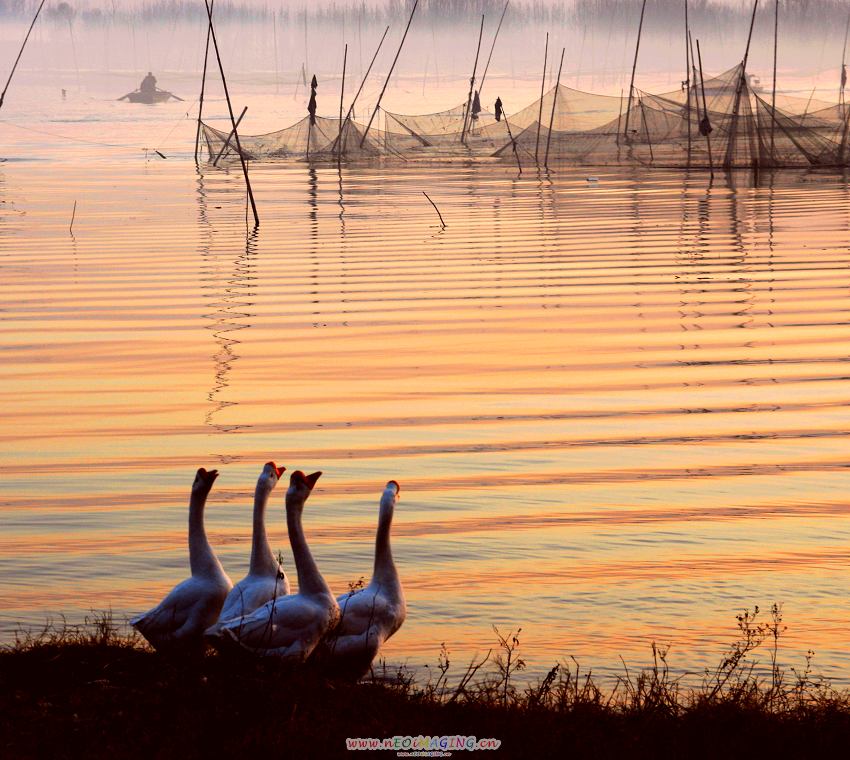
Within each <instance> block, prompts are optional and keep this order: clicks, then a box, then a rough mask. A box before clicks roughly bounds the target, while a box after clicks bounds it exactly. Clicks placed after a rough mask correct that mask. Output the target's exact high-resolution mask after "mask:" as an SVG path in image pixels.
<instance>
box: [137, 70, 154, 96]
mask: <svg viewBox="0 0 850 760" xmlns="http://www.w3.org/2000/svg"><path fill="white" fill-rule="evenodd" d="M139 91H140V92H144V93H154V92H156V77H155V76H154V75H153V74H151V72H150V71H149V72H148V75H147V76H146V77H145V78H144V79H143V80H142V83H141V84H140V85H139Z"/></svg>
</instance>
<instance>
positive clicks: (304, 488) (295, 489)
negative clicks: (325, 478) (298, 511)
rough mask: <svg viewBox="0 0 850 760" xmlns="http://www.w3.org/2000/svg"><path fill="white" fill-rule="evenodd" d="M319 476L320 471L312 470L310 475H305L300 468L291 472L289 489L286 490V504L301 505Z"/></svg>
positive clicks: (320, 475)
mask: <svg viewBox="0 0 850 760" xmlns="http://www.w3.org/2000/svg"><path fill="white" fill-rule="evenodd" d="M320 477H322V473H321V472H314V473H313V474H312V475H305V474H304V473H303V472H301V470H296V471H295V472H293V473H292V475H291V476H290V477H289V489H288V490H287V492H286V504H287V506H290V505H296V506H303V505H304V502H305V501H307V497H308V496H309V495H310V492H311V491H312V490H313V486H315V485H316V481H317V480H318V479H319V478H320Z"/></svg>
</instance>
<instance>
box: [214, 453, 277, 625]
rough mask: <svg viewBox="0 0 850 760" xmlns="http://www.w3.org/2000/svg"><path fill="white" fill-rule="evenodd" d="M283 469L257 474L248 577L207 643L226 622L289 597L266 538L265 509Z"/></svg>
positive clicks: (271, 465) (267, 468) (269, 467)
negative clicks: (266, 604)
mask: <svg viewBox="0 0 850 760" xmlns="http://www.w3.org/2000/svg"><path fill="white" fill-rule="evenodd" d="M284 469H285V468H284V467H276V466H275V463H274V462H267V463H266V465H265V466H264V467H263V471H262V473H260V477H259V479H258V480H257V488H256V490H255V491H254V533H253V539H252V544H251V563H250V565H249V567H248V575H246V576H245V577H244V578H243V579H242V580H241V581H239V583H237V584H236V585H235V586H234V587H233V588H232V589H231V591H230V593H229V594H228V595H227V599H225V601H224V606H223V607H222V608H221V614H220V615H219V616H218V621H217V622H216V623H215V625H212V626H210V628H208V629H207V632H206V636H207V637H208V638H210V639H216V638H218V637H219V636H220V632H221V626H222V623H224V622H225V621H227V620H231V619H233V618H241V617H243V616H245V615H248V614H250V613H252V612H253V611H254V610H256V609H257V608H258V607H262V605H264V604H265V603H266V602H268V601H270V600H272V599H275V598H277V597H279V596H286V595H287V594H289V579H288V578H287V577H286V573H284V571H283V568H282V567H281V565H280V563H279V562H278V561H277V560H276V559H275V557H274V554H273V553H272V549H271V546H270V545H269V540H268V537H267V535H266V505H267V504H268V500H269V496H270V495H271V492H272V491H273V490H274V488H275V486H276V485H277V482H278V480H279V478H280V476H281V475H282V474H283V471H284Z"/></svg>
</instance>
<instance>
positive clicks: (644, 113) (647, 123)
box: [638, 98, 655, 164]
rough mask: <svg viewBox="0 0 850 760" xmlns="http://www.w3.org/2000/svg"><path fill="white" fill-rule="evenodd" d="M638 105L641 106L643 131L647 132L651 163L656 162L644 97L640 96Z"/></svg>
mask: <svg viewBox="0 0 850 760" xmlns="http://www.w3.org/2000/svg"><path fill="white" fill-rule="evenodd" d="M638 105H639V106H640V116H641V119H643V131H644V132H646V144H647V145H649V163H651V164H654V163H655V156H654V155H653V153H652V138H651V137H650V136H649V122H647V120H646V110H645V109H644V105H643V98H638Z"/></svg>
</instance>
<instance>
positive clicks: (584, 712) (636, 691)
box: [0, 613, 850, 758]
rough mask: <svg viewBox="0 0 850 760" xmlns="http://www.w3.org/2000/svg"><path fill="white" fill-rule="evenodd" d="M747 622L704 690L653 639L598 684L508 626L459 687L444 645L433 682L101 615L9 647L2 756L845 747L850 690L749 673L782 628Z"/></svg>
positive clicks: (747, 618) (3, 660)
mask: <svg viewBox="0 0 850 760" xmlns="http://www.w3.org/2000/svg"><path fill="white" fill-rule="evenodd" d="M742 620H743V623H744V625H743V627H742V626H741V625H739V629H740V633H741V636H740V638H739V640H738V641H737V642H735V644H733V646H732V648H731V649H730V651H729V655H728V656H727V657H726V658H724V661H723V662H721V663H720V665H719V666H718V669H717V672H716V674H714V677H713V680H712V679H708V680H706V682H705V684H704V686H703V687H702V688H700V689H697V690H695V691H694V690H688V691H686V690H684V689H682V688H680V686H679V684H678V681H677V680H676V678H674V677H673V676H672V675H670V674H669V672H668V671H667V666H666V659H665V652H664V651H663V650H656V655H657V659H656V666H655V667H654V668H650V669H649V670H647V671H644V672H643V673H641V674H637V675H634V674H632V675H631V676H629V677H628V678H623V679H622V680H621V683H620V684H619V685H618V687H617V690H616V691H615V692H614V693H613V694H604V693H603V692H602V691H601V690H600V689H598V688H597V686H596V685H595V684H594V682H593V680H592V677H591V676H590V675H589V674H587V675H584V674H581V673H576V674H574V673H571V672H570V671H569V670H567V669H566V667H565V666H559V667H556V668H553V670H552V672H551V673H550V675H549V676H548V677H547V678H545V679H543V680H541V681H538V682H537V683H536V684H533V685H519V684H520V683H521V675H520V673H519V671H521V670H522V660H521V658H520V657H519V647H518V637H517V635H516V634H508V635H507V636H499V641H498V642H497V646H498V650H497V653H496V654H495V655H493V656H492V657H491V658H490V660H489V661H488V662H487V663H486V667H483V665H484V663H482V667H480V668H475V664H473V665H471V666H470V667H468V668H467V669H466V673H465V675H461V677H460V679H459V682H460V683H461V684H464V686H463V687H460V688H459V687H458V686H457V685H456V684H455V685H452V686H449V685H448V683H447V680H448V679H447V678H446V673H447V671H448V660H447V658H446V657H445V656H444V655H445V652H444V653H442V654H441V656H440V661H439V664H438V666H437V668H436V669H435V670H434V676H436V677H434V676H432V678H431V679H430V680H429V681H428V683H426V684H415V683H414V682H413V680H412V677H410V676H409V674H406V673H404V672H403V671H401V672H398V673H390V674H387V673H382V674H380V677H377V676H373V678H372V679H371V681H367V682H361V683H357V684H355V683H347V682H344V681H333V680H328V679H326V678H324V677H322V676H321V675H320V674H319V673H317V672H315V671H313V670H311V669H310V668H303V669H300V670H297V671H293V670H291V669H286V668H285V667H283V666H282V665H281V664H280V663H278V662H277V661H271V660H258V659H255V658H251V657H246V656H232V655H231V656H222V655H219V654H216V653H211V652H208V653H205V654H200V653H197V654H195V655H193V656H181V657H174V656H173V655H172V656H171V657H165V656H162V655H159V654H156V653H154V652H153V651H151V650H150V649H147V648H145V647H144V646H143V645H142V643H141V642H140V641H139V639H138V638H136V637H133V636H120V635H118V634H117V633H116V629H115V627H114V626H112V624H111V621H109V620H108V619H107V618H106V617H104V618H103V619H102V620H100V621H96V622H95V624H94V625H93V626H92V627H90V628H86V629H85V630H83V629H68V630H64V631H59V632H56V631H47V632H43V633H41V634H39V635H36V636H30V637H25V638H23V639H21V640H19V642H18V643H16V644H15V645H13V646H10V647H6V648H5V649H3V650H0V756H3V757H9V758H13V757H14V758H29V757H51V758H66V757H67V758H83V757H85V758H99V757H104V758H105V757H110V758H126V757H140V758H141V757H144V758H194V757H207V758H209V757H224V756H230V757H264V758H288V757H293V758H313V757H316V758H324V757H328V758H333V757H359V756H379V757H396V752H394V751H391V750H390V751H381V752H368V751H366V752H363V751H358V752H354V753H353V754H352V751H350V750H347V749H346V742H345V740H346V739H347V738H377V739H384V738H386V737H395V736H400V737H405V736H409V737H418V736H432V737H433V736H437V737H440V736H449V737H451V736H464V737H468V736H474V737H476V738H478V739H482V738H495V739H498V740H500V742H501V746H500V748H499V749H497V750H495V751H484V750H482V751H481V752H483V755H477V754H476V753H468V752H464V753H463V755H461V752H463V751H457V750H456V751H454V752H453V753H452V756H454V757H458V756H468V755H470V754H472V756H484V757H486V756H493V755H498V756H501V757H511V758H514V757H517V758H526V757H527V758H544V757H565V758H609V757H610V758H614V757H617V758H621V757H640V758H643V757H646V758H694V757H697V758H702V757H705V758H718V757H723V758H727V757H748V758H751V757H754V756H756V755H758V754H762V753H768V756H769V757H783V758H784V757H789V758H790V757H793V758H805V757H824V756H829V755H835V756H843V755H844V754H845V753H846V751H847V747H848V746H850V745H849V744H848V742H850V693H848V692H838V691H835V690H834V689H832V688H831V687H830V686H829V685H828V683H827V682H825V681H823V680H822V679H818V678H815V677H812V676H811V675H810V674H809V672H808V671H806V672H804V673H798V672H796V671H792V672H791V673H790V674H789V673H785V672H783V671H779V670H776V669H775V670H774V671H773V674H772V676H771V677H768V678H765V677H764V676H756V675H754V671H753V668H752V663H751V660H748V659H747V655H748V654H750V653H751V652H752V651H753V650H754V649H755V648H757V647H759V646H761V645H764V646H763V649H765V650H767V652H768V656H769V653H770V651H771V650H770V648H769V647H770V646H772V645H773V643H774V642H773V641H772V639H771V637H772V633H773V632H774V631H779V632H780V633H781V630H784V629H778V628H776V627H773V628H772V627H771V623H770V622H768V623H758V622H754V621H755V616H753V615H750V614H749V613H745V614H744V615H743V616H741V617H739V623H740V621H742ZM780 621H781V618H780ZM774 622H775V619H774ZM515 644H516V645H515ZM739 655H740V656H739ZM455 681H456V682H457V681H458V679H455ZM437 746H438V745H437Z"/></svg>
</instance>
